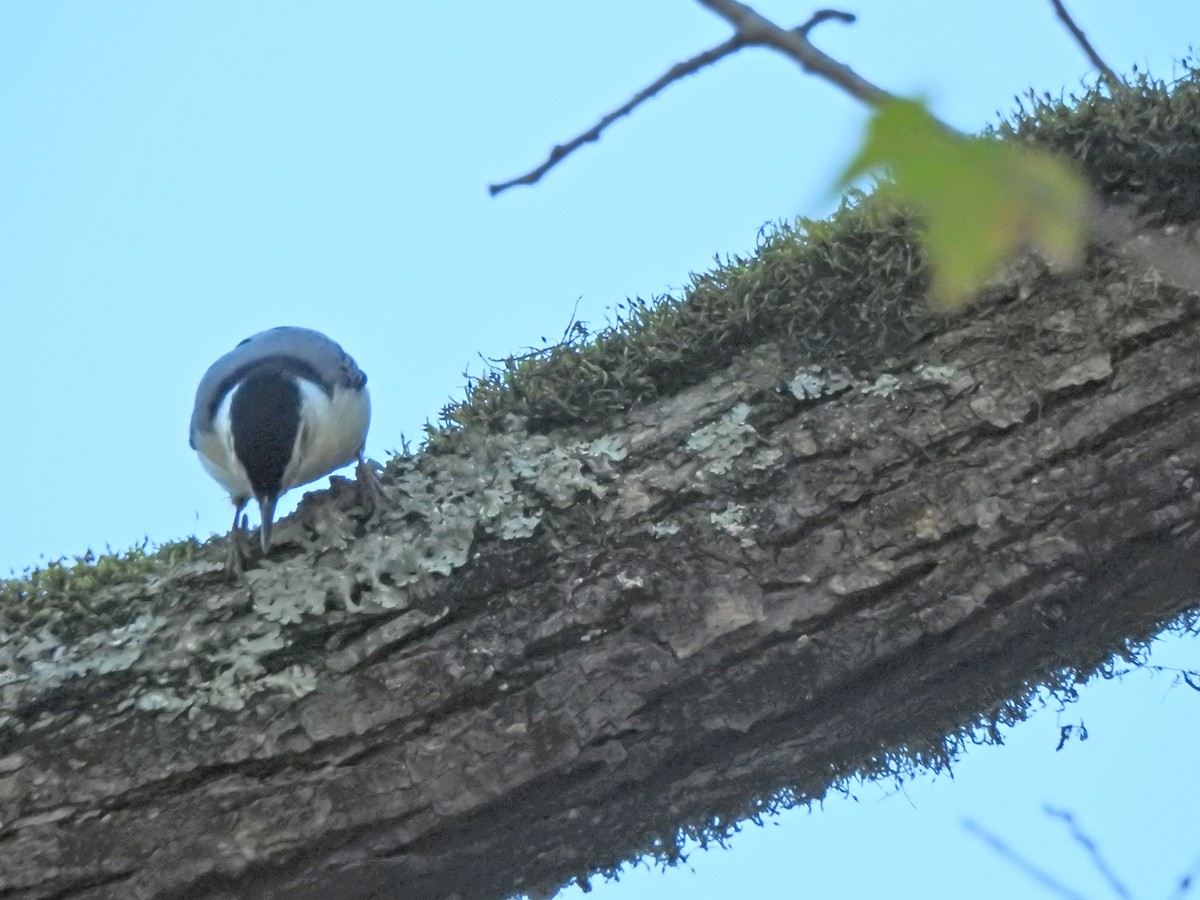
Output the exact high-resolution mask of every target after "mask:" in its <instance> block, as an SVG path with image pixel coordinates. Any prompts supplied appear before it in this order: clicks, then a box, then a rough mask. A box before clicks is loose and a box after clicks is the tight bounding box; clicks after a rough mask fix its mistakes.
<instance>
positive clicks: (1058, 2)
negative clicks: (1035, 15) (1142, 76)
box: [1050, 0, 1121, 87]
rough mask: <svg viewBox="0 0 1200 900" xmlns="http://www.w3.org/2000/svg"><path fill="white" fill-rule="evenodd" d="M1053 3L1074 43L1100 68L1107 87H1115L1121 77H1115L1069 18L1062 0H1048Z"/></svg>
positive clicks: (1085, 36)
mask: <svg viewBox="0 0 1200 900" xmlns="http://www.w3.org/2000/svg"><path fill="white" fill-rule="evenodd" d="M1050 2H1051V3H1052V4H1053V5H1054V11H1055V12H1056V13H1057V14H1058V17H1059V19H1061V20H1062V23H1063V24H1064V25H1066V26H1067V30H1068V31H1070V32H1071V36H1072V37H1074V38H1075V41H1076V43H1078V44H1079V46H1080V47H1082V48H1083V52H1084V53H1086V54H1087V57H1088V59H1089V60H1091V62H1092V65H1093V66H1095V67H1096V68H1097V69H1099V70H1100V74H1101V76H1102V77H1103V78H1104V80H1105V81H1107V82H1108V86H1109V87H1116V86H1117V85H1119V84H1120V83H1121V79H1119V78H1118V77H1117V73H1116V72H1114V71H1113V70H1112V69H1110V68H1109V67H1108V64H1107V63H1106V62H1105V61H1104V60H1103V59H1101V58H1100V54H1099V53H1097V52H1096V48H1095V47H1093V46H1092V44H1091V42H1090V41H1089V40H1088V39H1087V35H1086V34H1084V33H1083V30H1082V29H1081V28H1080V27H1079V26H1078V25H1076V24H1075V20H1074V19H1072V18H1071V14H1070V13H1069V12H1067V8H1066V7H1065V6H1063V2H1062V0H1050Z"/></svg>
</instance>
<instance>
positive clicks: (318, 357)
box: [189, 325, 367, 449]
mask: <svg viewBox="0 0 1200 900" xmlns="http://www.w3.org/2000/svg"><path fill="white" fill-rule="evenodd" d="M259 366H275V367H278V368H281V369H283V370H284V371H286V372H289V373H291V374H295V375H299V376H302V377H304V378H307V379H308V380H310V381H312V382H314V383H316V384H317V385H319V386H320V387H321V388H322V389H323V390H324V391H325V392H326V393H327V394H332V393H333V391H334V389H335V388H337V387H344V388H354V389H357V388H361V387H362V386H363V385H365V384H366V383H367V376H366V375H365V374H364V373H363V371H362V369H360V368H359V367H358V366H357V365H356V364H355V362H354V360H353V359H351V358H350V355H349V354H348V353H346V351H345V350H343V349H342V348H341V347H340V346H339V345H338V344H336V343H335V342H334V341H331V340H330V339H329V338H327V337H325V335H323V334H321V332H319V331H313V330H312V329H311V328H296V327H294V326H291V325H281V326H280V327H278V328H271V329H269V330H267V331H260V332H259V333H258V334H256V335H253V336H251V337H248V338H246V339H245V340H244V341H242V342H241V343H240V344H238V345H237V346H236V347H234V348H233V349H232V350H230V351H229V352H228V353H226V354H225V355H224V356H222V357H221V358H220V359H218V360H217V361H216V362H215V363H213V364H212V365H211V366H209V368H208V371H207V372H205V373H204V377H203V378H201V379H200V386H199V387H198V388H197V389H196V404H195V406H193V407H192V426H191V430H190V432H189V441H190V443H191V445H192V447H193V449H194V448H195V446H196V436H197V435H198V434H201V433H203V432H205V431H209V430H211V428H212V418H213V415H214V414H215V413H216V411H217V407H219V406H220V405H221V401H222V400H224V399H225V395H226V394H228V393H229V390H230V389H231V388H232V387H233V386H234V385H235V384H237V383H238V382H239V381H241V380H242V379H243V378H245V377H246V375H247V374H248V373H249V372H250V371H251V370H253V369H256V368H258V367H259Z"/></svg>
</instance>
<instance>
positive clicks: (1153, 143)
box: [992, 60, 1200, 223]
mask: <svg viewBox="0 0 1200 900" xmlns="http://www.w3.org/2000/svg"><path fill="white" fill-rule="evenodd" d="M1180 68H1181V69H1183V70H1184V75H1183V76H1182V77H1181V78H1179V79H1178V80H1176V81H1174V82H1171V83H1167V82H1164V81H1160V80H1158V79H1155V78H1152V77H1150V76H1149V75H1145V74H1140V75H1136V76H1135V77H1134V78H1132V79H1130V80H1129V81H1128V82H1126V83H1125V84H1124V85H1123V86H1122V87H1120V88H1117V89H1115V90H1113V91H1112V94H1111V96H1108V95H1107V94H1106V93H1105V92H1103V91H1100V90H1091V91H1088V92H1086V93H1084V94H1083V95H1082V96H1075V95H1068V96H1066V97H1062V96H1059V97H1055V96H1053V95H1051V94H1049V93H1044V94H1041V95H1036V94H1033V93H1030V94H1027V95H1026V96H1025V97H1023V98H1021V97H1018V98H1017V110H1016V112H1015V113H1014V114H1013V115H1012V116H1010V117H1009V118H1008V119H1007V120H1006V121H1003V122H1002V123H1001V124H1000V125H999V126H997V127H996V128H995V129H993V130H992V133H994V134H997V135H999V136H1000V137H1002V138H1009V139H1017V140H1025V141H1030V142H1031V143H1035V144H1039V145H1041V146H1044V147H1049V148H1051V149H1054V150H1058V151H1060V152H1062V153H1065V154H1067V155H1068V156H1071V157H1073V158H1074V159H1076V160H1078V161H1079V162H1080V164H1081V165H1082V166H1083V168H1084V171H1085V172H1086V173H1087V175H1088V177H1089V179H1090V180H1091V182H1092V184H1093V185H1095V186H1096V187H1097V189H1098V190H1100V191H1101V192H1102V193H1103V194H1104V195H1105V196H1107V197H1109V198H1110V199H1112V200H1115V201H1118V202H1121V203H1130V204H1133V205H1134V206H1135V207H1137V209H1138V210H1139V211H1140V212H1141V213H1143V214H1145V215H1148V216H1150V217H1151V219H1153V220H1155V221H1158V222H1163V223H1166V222H1183V221H1195V220H1196V219H1197V218H1200V68H1197V67H1196V66H1195V64H1194V63H1193V62H1192V61H1191V60H1185V61H1182V62H1181V63H1180Z"/></svg>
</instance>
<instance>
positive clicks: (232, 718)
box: [0, 258, 1200, 900]
mask: <svg viewBox="0 0 1200 900" xmlns="http://www.w3.org/2000/svg"><path fill="white" fill-rule="evenodd" d="M1198 318H1200V317H1198V316H1197V310H1196V296H1195V295H1193V294H1190V293H1188V292H1187V291H1185V290H1181V289H1177V288H1174V287H1171V286H1170V285H1168V284H1165V283H1162V282H1161V281H1160V280H1158V279H1156V278H1154V277H1153V276H1150V275H1147V274H1145V273H1139V272H1138V271H1133V270H1130V269H1127V268H1124V267H1122V266H1120V265H1118V264H1116V263H1115V262H1114V261H1113V260H1112V259H1111V258H1097V259H1095V260H1093V262H1092V263H1091V264H1090V265H1089V267H1088V270H1087V271H1086V272H1085V273H1084V274H1076V275H1071V276H1051V275H1047V274H1045V273H1042V274H1040V275H1037V276H1030V275H1028V274H1027V275H1022V276H1020V277H1018V278H1016V279H1015V280H1014V281H1013V282H1012V283H1010V284H1009V285H1008V287H1007V288H1006V289H998V290H997V291H995V292H994V294H993V296H992V297H991V298H990V299H987V300H985V301H984V302H983V303H981V304H980V306H979V307H978V308H977V310H976V311H975V312H974V313H972V314H971V315H970V316H969V317H963V318H960V319H957V320H953V321H951V322H950V323H949V324H948V326H947V327H946V329H945V330H944V331H942V332H940V333H938V334H937V335H930V336H928V337H927V338H926V339H925V340H923V341H921V342H920V343H919V345H918V346H917V347H916V348H915V349H914V351H913V352H912V354H911V355H910V356H906V357H904V358H903V359H898V360H894V361H892V363H891V364H890V365H888V366H884V367H881V369H880V370H878V371H876V372H873V373H872V374H871V375H870V377H869V378H854V377H852V376H849V375H847V374H846V373H840V372H835V371H830V370H829V369H816V368H814V367H811V366H810V365H808V362H807V360H806V359H805V358H804V357H803V355H800V354H799V353H798V352H797V351H796V350H794V349H789V348H786V347H782V346H777V345H764V346H759V347H754V348H749V349H747V350H746V352H745V353H743V354H742V355H741V356H739V357H738V358H737V359H736V360H735V361H734V362H733V364H732V365H730V366H729V367H728V368H727V369H726V370H724V371H722V372H720V373H718V374H717V375H715V376H713V377H711V378H709V379H708V380H707V381H705V382H704V383H703V384H700V385H697V386H695V387H693V388H690V389H688V390H686V391H684V392H682V393H681V394H679V395H677V396H674V397H670V398H666V399H664V400H661V401H660V402H657V403H654V404H651V405H648V406H644V407H641V408H639V409H636V410H634V411H632V412H630V413H628V414H627V415H626V416H625V417H624V418H623V419H622V420H621V421H615V422H612V423H608V424H607V425H606V427H605V429H604V430H603V432H602V433H601V432H598V431H597V432H592V433H588V434H578V433H556V434H553V435H550V436H538V435H530V434H527V433H525V432H524V431H523V430H522V429H521V427H520V423H518V422H514V423H513V429H512V431H511V432H509V433H507V434H501V435H491V436H472V435H467V436H464V439H463V441H462V442H461V446H460V448H459V449H458V450H456V451H454V452H452V453H441V454H426V455H424V456H421V457H418V458H414V459H409V460H400V461H397V462H395V463H393V465H392V466H391V467H389V472H388V474H387V476H386V478H385V485H386V488H385V489H386V491H387V494H388V498H389V502H388V504H387V505H386V508H385V509H384V510H382V511H381V512H380V513H378V514H377V515H376V517H375V518H374V519H373V520H372V521H371V522H368V523H366V524H365V525H364V524H363V523H362V522H360V521H359V520H358V519H357V518H356V515H357V509H356V506H355V502H354V498H353V496H352V494H351V492H350V491H349V490H347V489H345V487H344V486H343V485H335V488H334V490H332V491H330V492H327V493H325V494H317V495H311V496H310V497H309V498H308V499H307V500H306V501H305V503H304V504H303V505H302V507H301V510H300V511H299V513H298V514H297V515H296V516H294V517H292V518H291V519H289V520H287V521H286V522H284V523H281V525H280V526H279V530H278V534H277V537H278V540H279V544H280V546H279V547H278V548H277V551H276V552H274V553H273V554H272V556H271V558H270V559H269V560H266V561H264V562H263V563H262V565H260V566H259V567H258V568H256V569H253V570H251V571H250V572H249V573H248V575H247V580H246V581H245V582H244V583H241V584H237V585H227V584H225V583H224V582H223V581H222V580H221V578H220V562H219V557H220V552H221V551H220V549H219V548H212V549H211V552H210V551H209V550H208V549H206V550H205V551H204V552H203V553H201V554H200V555H199V556H198V557H197V558H195V559H192V560H190V561H186V560H184V561H178V562H176V563H175V564H173V565H172V567H170V568H169V569H165V570H163V569H156V568H153V567H152V568H150V569H149V570H148V571H147V572H146V573H145V574H143V575H141V576H139V577H129V578H127V579H125V580H123V581H121V582H119V583H115V584H109V585H104V586H101V587H99V588H97V589H96V590H94V591H91V592H89V594H88V595H87V596H86V597H85V598H83V599H82V600H80V599H79V598H74V599H72V601H71V602H72V603H73V604H74V605H75V607H78V611H77V612H76V613H72V614H71V615H70V616H68V615H66V614H65V613H64V614H63V615H62V616H60V617H59V618H57V619H55V620H54V621H55V623H56V624H54V625H47V624H45V622H44V621H42V622H40V623H39V620H36V619H35V620H31V621H30V622H29V623H28V624H27V625H26V626H24V627H23V628H22V629H19V630H12V631H9V632H7V633H5V634H4V635H3V637H4V639H5V640H4V642H3V643H0V648H2V649H3V655H2V656H0V897H4V898H33V897H55V898H64V897H71V898H99V897H121V898H132V897H156V898H169V897H212V898H217V897H238V898H245V897H267V896H280V897H296V898H305V897H313V898H317V897H339V898H358V897H362V898H366V897H393V896H395V897H400V896H403V897H405V898H410V900H411V898H425V897H429V898H442V897H459V898H498V897H502V896H505V895H507V894H510V893H513V892H528V893H531V894H533V895H543V896H544V895H547V894H549V893H551V892H552V891H554V890H555V889H557V888H558V887H559V886H561V885H562V884H563V883H565V882H566V881H568V880H570V879H571V878H572V877H578V878H580V879H584V878H586V877H587V876H588V875H589V874H591V873H594V872H596V871H605V870H607V869H610V868H611V867H614V866H616V865H618V864H619V863H621V862H622V861H623V860H628V859H630V858H631V857H632V856H634V855H637V854H640V853H645V852H655V853H658V854H659V855H660V856H663V857H670V856H671V855H672V854H673V853H674V852H675V848H676V839H677V835H678V834H679V833H680V830H681V829H682V831H683V832H684V833H691V834H698V835H701V836H708V837H717V838H719V836H720V835H721V834H722V833H724V829H726V828H727V827H728V826H729V825H731V824H732V823H734V822H736V821H738V820H739V819H743V818H745V817H747V816H755V815H757V814H759V813H760V812H762V811H764V810H767V809H770V808H772V807H773V806H774V805H778V804H785V805H786V804H789V803H793V802H803V801H806V800H808V799H810V798H818V797H821V796H823V795H824V794H825V793H826V792H827V791H828V790H829V789H830V788H831V787H832V786H836V785H837V784H838V783H839V781H840V780H842V779H844V778H846V777H847V776H850V775H852V774H855V773H867V774H872V773H884V772H892V771H901V770H903V769H904V768H905V767H906V766H910V765H916V766H927V765H935V766H936V765H940V764H942V763H944V762H946V761H947V760H948V759H949V758H950V757H951V756H952V755H953V753H954V751H955V749H956V748H957V747H958V746H959V745H960V744H961V743H962V742H963V741H971V740H980V739H982V740H986V739H988V737H989V734H990V729H991V728H993V727H994V725H995V723H997V722H1003V721H1008V720H1011V719H1013V718H1019V717H1020V716H1021V714H1022V710H1023V708H1024V704H1025V703H1026V702H1027V701H1028V699H1029V697H1030V696H1031V693H1032V691H1033V690H1034V689H1035V688H1036V687H1037V686H1038V685H1049V686H1051V687H1057V688H1060V689H1063V690H1067V691H1069V689H1070V685H1071V684H1072V683H1073V680H1074V679H1075V678H1076V677H1081V676H1084V675H1087V674H1089V673H1091V672H1093V671H1095V670H1096V669H1097V668H1098V667H1102V666H1103V665H1104V664H1105V662H1106V661H1107V660H1109V659H1110V658H1111V656H1112V654H1114V653H1122V652H1126V651H1127V649H1128V648H1129V647H1130V646H1131V644H1132V643H1136V642H1137V641H1140V640H1144V639H1147V638H1149V637H1150V636H1152V635H1153V634H1155V633H1156V631H1158V630H1159V629H1160V628H1161V627H1162V626H1163V625H1164V623H1167V622H1169V621H1170V620H1172V619H1173V618H1175V617H1177V616H1179V615H1180V614H1182V613H1185V612H1186V611H1187V610H1188V609H1190V608H1193V607H1194V605H1195V597H1194V590H1195V586H1196V583H1197V576H1198V574H1200V563H1198V562H1197V559H1198V557H1197V553H1196V543H1197V532H1196V527H1195V521H1196V517H1197V512H1198V506H1200V491H1198V490H1197V486H1196V484H1195V480H1194V475H1193V473H1194V472H1195V470H1196V467H1197V463H1198V461H1200V449H1198V448H1200V366H1198V364H1197V361H1198V356H1197V353H1196V349H1197V340H1196V328H1197V321H1198ZM60 602H61V601H59V600H54V601H53V603H55V604H58V603H60ZM46 603H47V604H51V600H49V599H47V600H46ZM55 608H58V607H55ZM73 608H74V607H73Z"/></svg>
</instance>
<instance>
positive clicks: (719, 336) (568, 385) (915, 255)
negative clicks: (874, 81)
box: [430, 194, 933, 447]
mask: <svg viewBox="0 0 1200 900" xmlns="http://www.w3.org/2000/svg"><path fill="white" fill-rule="evenodd" d="M925 281H926V274H925V267H924V264H923V263H922V261H921V257H920V254H919V251H918V249H917V246H916V242H915V240H914V236H913V232H912V228H911V224H910V220H909V218H908V217H907V216H905V215H904V214H902V213H901V212H900V211H898V210H897V209H896V208H895V207H894V206H891V205H889V204H887V203H885V202H883V201H880V200H877V199H875V198H873V197H867V196H865V195H862V194H852V195H851V196H850V197H849V198H848V199H847V200H846V201H845V202H844V203H843V205H842V207H841V209H839V210H838V212H837V213H836V214H835V215H834V216H833V217H832V218H831V219H830V220H828V221H820V222H818V221H812V220H807V219H802V220H800V222H799V223H798V224H796V225H794V226H793V225H777V226H774V227H773V228H771V229H769V230H766V231H764V234H763V237H762V240H761V241H760V243H759V245H758V247H757V248H756V251H755V254H754V256H753V257H750V258H744V259H743V258H737V257H735V258H733V259H731V260H729V261H727V262H725V263H724V264H722V265H718V266H717V268H716V269H714V270H713V271H712V272H709V273H706V274H703V275H694V276H693V277H692V281H691V284H690V285H689V286H688V287H687V289H686V290H685V291H684V292H683V295H682V296H680V297H673V296H666V297H660V298H656V299H655V300H653V301H645V300H641V299H637V300H633V301H630V302H629V303H628V304H623V305H622V307H621V308H620V311H619V315H618V319H617V321H616V322H615V323H613V324H612V325H611V326H609V327H608V328H606V329H604V330H603V331H601V332H599V333H598V334H596V335H594V336H593V337H592V339H591V340H589V341H587V342H586V343H582V344H564V345H558V346H554V347H551V348H549V349H548V350H546V351H545V352H543V353H539V354H534V355H531V356H525V357H510V358H508V359H505V360H503V361H501V363H500V366H499V367H498V368H497V369H495V370H493V371H492V372H490V373H488V374H487V375H485V376H484V377H482V378H480V379H478V380H477V381H475V382H474V383H472V384H470V385H468V387H467V396H466V399H465V400H463V401H462V402H458V403H453V404H451V405H449V406H448V407H446V408H445V410H443V413H442V426H441V427H440V428H437V429H432V430H431V432H430V441H431V443H432V444H433V446H434V447H437V446H438V444H439V443H440V442H442V441H444V440H447V439H449V437H450V435H451V434H452V432H453V431H455V430H456V429H458V428H480V427H482V428H485V429H496V428H500V427H502V426H503V424H504V422H505V419H506V417H507V416H509V415H517V416H520V417H521V418H523V419H524V420H525V422H526V426H527V427H528V428H529V429H530V430H532V431H542V430H547V429H550V428H554V427H558V426H564V425H575V424H587V423H593V422H598V421H602V420H604V419H605V418H607V417H608V416H610V415H612V414H613V413H617V412H620V411H622V410H624V409H628V408H629V407H630V406H633V405H635V404H637V403H644V402H647V401H650V400H653V399H655V398H656V397H660V396H665V395H670V394H672V393H674V392H676V391H678V390H680V389H681V388H684V387H687V386H688V385H691V384H695V383H696V382H697V381H700V380H702V379H703V378H705V377H706V376H708V375H709V374H711V373H712V372H714V371H716V370H718V369H720V368H722V367H724V366H726V365H728V363H729V361H730V360H731V359H732V358H733V356H734V355H735V354H737V353H738V352H739V351H741V350H744V349H745V348H747V347H750V346H753V345H755V344H757V343H760V342H762V341H764V340H775V341H781V342H785V343H791V344H798V345H799V346H800V347H801V348H802V349H803V352H804V353H805V355H806V356H807V357H809V358H810V359H811V360H813V361H814V362H817V363H829V362H833V361H835V360H837V361H840V362H843V363H844V364H847V365H850V366H855V365H863V364H865V363H866V362H867V361H869V360H874V359H879V358H882V357H883V356H886V355H888V354H889V353H890V352H893V350H894V349H895V348H897V347H900V346H903V345H905V344H906V343H907V342H908V340H909V339H911V337H912V336H913V335H914V334H917V333H921V332H923V331H924V330H926V329H927V328H928V327H929V324H930V322H931V321H932V319H933V314H932V313H930V312H929V311H928V310H926V308H925V305H924V302H923V300H922V298H923V296H924V290H925Z"/></svg>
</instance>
